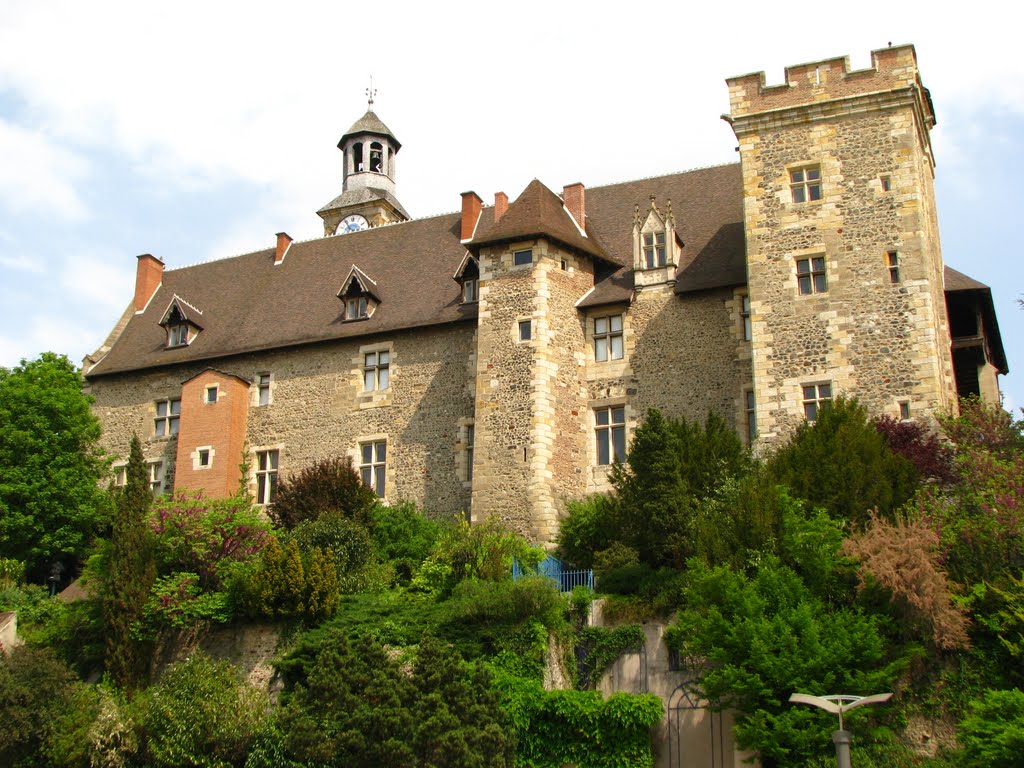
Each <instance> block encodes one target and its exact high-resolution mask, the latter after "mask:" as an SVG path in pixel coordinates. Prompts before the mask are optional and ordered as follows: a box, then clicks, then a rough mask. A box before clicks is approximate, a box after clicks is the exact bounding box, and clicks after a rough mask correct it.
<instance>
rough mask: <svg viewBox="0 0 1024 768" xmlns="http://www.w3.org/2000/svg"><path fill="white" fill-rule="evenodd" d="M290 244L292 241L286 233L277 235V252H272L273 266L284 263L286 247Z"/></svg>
mask: <svg viewBox="0 0 1024 768" xmlns="http://www.w3.org/2000/svg"><path fill="white" fill-rule="evenodd" d="M291 244H292V239H291V237H290V236H289V234H288V233H287V232H278V233H277V250H276V251H274V266H277V265H278V264H280V263H281V262H282V261H284V255H285V254H286V253H288V247H289V246H290V245H291Z"/></svg>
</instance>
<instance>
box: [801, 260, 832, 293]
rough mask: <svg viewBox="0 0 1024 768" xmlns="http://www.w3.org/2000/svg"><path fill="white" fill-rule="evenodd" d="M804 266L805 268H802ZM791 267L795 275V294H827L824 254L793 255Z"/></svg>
mask: <svg viewBox="0 0 1024 768" xmlns="http://www.w3.org/2000/svg"><path fill="white" fill-rule="evenodd" d="M804 264H805V265H806V268H802V265H804ZM793 266H794V269H795V274H796V291H797V294H799V295H800V296H818V295H820V294H822V293H828V257H827V256H826V255H825V253H824V252H822V251H815V252H812V253H805V254H797V255H794V256H793ZM819 279H820V282H819ZM805 281H806V282H805ZM805 286H806V290H805Z"/></svg>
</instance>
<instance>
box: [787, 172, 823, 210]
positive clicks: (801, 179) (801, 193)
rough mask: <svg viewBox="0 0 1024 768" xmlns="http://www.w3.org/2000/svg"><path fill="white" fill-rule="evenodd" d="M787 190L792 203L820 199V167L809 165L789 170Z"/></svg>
mask: <svg viewBox="0 0 1024 768" xmlns="http://www.w3.org/2000/svg"><path fill="white" fill-rule="evenodd" d="M789 191H790V192H791V193H792V195H793V202H794V203H806V202H810V201H813V200H821V167H820V166H817V165H809V166H807V167H805V168H794V169H793V170H791V171H790V172H789Z"/></svg>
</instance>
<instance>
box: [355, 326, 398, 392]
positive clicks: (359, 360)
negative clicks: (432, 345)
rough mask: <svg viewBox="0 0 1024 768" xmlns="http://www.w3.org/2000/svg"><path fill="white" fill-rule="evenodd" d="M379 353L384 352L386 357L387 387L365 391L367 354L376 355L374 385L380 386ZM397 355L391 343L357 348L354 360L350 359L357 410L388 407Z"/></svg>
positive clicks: (378, 343)
mask: <svg viewBox="0 0 1024 768" xmlns="http://www.w3.org/2000/svg"><path fill="white" fill-rule="evenodd" d="M381 352H386V353H387V355H388V363H387V368H386V369H385V370H387V379H388V381H387V386H386V387H384V388H377V389H366V374H367V372H368V370H370V369H367V368H366V356H367V355H369V354H376V355H378V358H377V359H378V365H377V367H376V369H374V370H376V379H375V382H376V384H378V385H379V384H380V370H381V368H380V365H379V359H380V358H379V355H380V353H381ZM397 362H398V354H397V352H396V350H395V345H394V343H393V342H391V341H383V342H375V343H372V344H363V345H361V346H360V347H359V350H358V352H357V354H356V356H355V357H354V358H352V386H353V388H354V389H355V401H356V405H357V407H359V408H376V407H379V406H384V405H389V404H390V403H391V396H392V394H393V393H394V391H395V375H396V373H397V372H398V365H397Z"/></svg>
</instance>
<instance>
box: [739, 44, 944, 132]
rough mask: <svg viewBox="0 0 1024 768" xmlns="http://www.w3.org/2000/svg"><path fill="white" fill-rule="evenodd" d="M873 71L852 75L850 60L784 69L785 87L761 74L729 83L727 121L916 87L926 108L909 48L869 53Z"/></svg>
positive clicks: (837, 60)
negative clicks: (766, 82) (767, 81)
mask: <svg viewBox="0 0 1024 768" xmlns="http://www.w3.org/2000/svg"><path fill="white" fill-rule="evenodd" d="M871 61H872V66H871V67H869V68H867V69H859V70H854V71H851V70H850V59H849V57H847V56H841V57H838V58H833V59H824V60H822V61H813V62H810V63H807V64H797V65H795V66H792V67H786V81H785V82H784V83H782V84H780V85H766V84H765V74H764V72H753V73H751V74H748V75H739V76H737V77H730V78H728V79H727V80H726V83H727V84H728V86H729V105H730V110H731V112H730V116H731V117H732V118H733V119H736V118H739V117H746V116H749V115H754V114H758V113H760V112H768V111H772V110H778V109H785V108H787V107H796V106H802V105H806V104H814V103H819V102H825V101H832V100H835V99H844V98H850V97H854V96H860V95H864V94H869V93H879V92H885V91H895V90H900V89H905V88H912V87H914V86H917V87H918V89H919V90H920V91H921V92H922V95H923V97H924V100H925V102H926V107H925V111H926V113H928V114H929V116H930V113H931V107H930V104H927V101H928V99H927V91H924V89H923V87H922V86H921V79H920V75H919V73H918V70H917V55H916V53H915V52H914V46H912V45H899V46H895V47H890V48H882V49H880V50H877V51H872V52H871Z"/></svg>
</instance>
